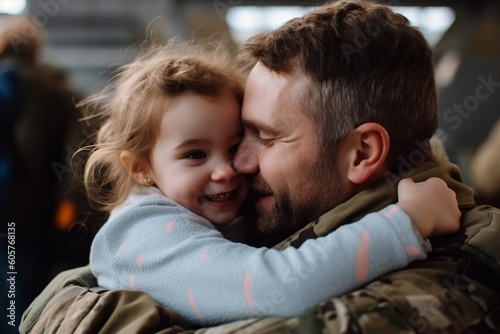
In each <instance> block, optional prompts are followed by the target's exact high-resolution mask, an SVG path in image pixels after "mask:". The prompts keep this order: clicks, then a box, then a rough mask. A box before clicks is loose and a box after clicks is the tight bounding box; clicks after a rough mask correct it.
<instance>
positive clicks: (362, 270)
mask: <svg viewBox="0 0 500 334" xmlns="http://www.w3.org/2000/svg"><path fill="white" fill-rule="evenodd" d="M369 251H370V234H368V232H363V234H362V235H361V239H360V241H359V248H358V255H357V257H356V281H357V282H358V283H364V282H366V281H367V280H368V256H369Z"/></svg>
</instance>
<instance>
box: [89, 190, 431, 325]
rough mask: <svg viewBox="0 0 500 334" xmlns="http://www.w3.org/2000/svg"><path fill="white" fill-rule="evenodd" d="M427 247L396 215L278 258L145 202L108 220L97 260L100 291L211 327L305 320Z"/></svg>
mask: <svg viewBox="0 0 500 334" xmlns="http://www.w3.org/2000/svg"><path fill="white" fill-rule="evenodd" d="M427 247H428V246H427V244H426V243H425V242H424V241H423V240H422V238H421V237H420V235H419V233H418V232H417V231H416V229H415V228H414V227H413V224H412V223H411V221H410V219H409V217H408V216H407V215H406V213H405V212H404V211H403V210H402V209H400V208H399V207H398V206H396V205H391V206H389V207H387V208H386V209H384V210H382V211H381V212H378V213H373V214H369V215H367V216H366V217H364V218H363V219H362V220H360V221H359V222H356V223H354V224H350V225H346V226H343V227H341V228H339V229H337V230H336V231H335V232H332V233H330V234H329V235H327V236H325V237H321V238H317V239H314V240H308V241H306V242H305V243H304V244H303V245H302V246H301V247H300V248H298V249H296V248H287V249H285V250H283V251H278V250H275V249H267V248H253V247H250V246H247V245H244V244H240V243H234V242H231V241H228V240H226V239H224V238H223V236H222V234H220V232H218V231H217V230H216V229H215V228H214V227H213V225H211V224H210V223H209V222H208V221H206V220H205V219H203V218H201V217H199V216H196V215H195V214H193V213H191V212H189V211H188V210H186V209H185V208H183V207H180V206H178V205H175V204H172V202H171V201H164V200H162V201H158V200H156V202H155V201H151V200H149V199H147V200H145V201H142V202H141V203H140V204H138V205H130V206H129V207H126V208H124V209H122V210H121V212H119V213H117V214H116V215H114V216H112V217H111V219H110V221H109V222H108V223H106V224H105V225H104V227H103V228H102V229H101V231H99V233H98V234H97V236H96V237H95V239H94V242H93V244H92V249H91V259H90V260H91V269H92V271H93V273H94V275H95V276H96V277H97V279H98V283H99V285H100V286H102V287H104V288H109V289H138V290H142V291H145V292H146V293H148V294H149V295H151V296H152V297H153V298H155V299H156V300H157V301H158V302H159V303H161V304H162V305H164V306H166V307H169V308H171V309H173V310H175V311H176V312H178V313H179V314H181V315H182V316H183V317H185V319H186V320H187V321H188V322H190V323H191V324H193V325H195V326H200V325H205V326H206V325H215V324H220V323H225V322H230V321H235V320H239V319H245V318H252V317H261V316H285V317H289V316H295V315H298V314H301V313H303V312H305V311H307V310H308V309H310V308H312V307H314V306H315V305H317V304H318V303H319V302H321V301H322V300H325V299H327V298H329V297H332V296H335V295H339V294H341V293H345V292H348V291H349V290H352V289H354V288H356V287H358V286H361V285H363V284H365V283H366V282H368V281H370V280H372V279H374V278H376V277H378V276H380V275H382V274H384V273H387V272H389V271H392V270H395V269H398V268H402V267H404V266H406V265H407V264H408V263H409V262H411V261H413V260H416V259H423V258H425V256H426V251H427V250H428V249H427ZM299 287H300V288H299Z"/></svg>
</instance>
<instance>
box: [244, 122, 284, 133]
mask: <svg viewBox="0 0 500 334" xmlns="http://www.w3.org/2000/svg"><path fill="white" fill-rule="evenodd" d="M243 126H244V127H245V128H250V129H255V130H259V131H262V132H265V133H267V134H270V135H279V134H280V131H279V129H275V128H272V127H270V126H269V125H267V124H264V123H262V122H259V121H250V120H243Z"/></svg>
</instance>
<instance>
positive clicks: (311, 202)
mask: <svg viewBox="0 0 500 334" xmlns="http://www.w3.org/2000/svg"><path fill="white" fill-rule="evenodd" d="M251 187H252V188H253V189H254V190H255V191H257V192H258V193H260V194H263V195H269V194H273V195H274V200H275V203H274V207H273V208H272V210H264V209H263V208H259V207H258V206H257V207H256V210H257V214H258V217H257V228H258V229H259V231H260V232H261V233H262V234H265V235H275V234H280V235H281V234H282V235H290V234H292V233H294V232H296V231H297V230H299V229H300V228H302V227H303V226H305V225H307V224H308V223H309V222H311V221H313V220H314V219H316V218H318V217H319V216H321V215H322V214H323V213H325V212H327V211H329V210H331V209H332V208H334V207H336V206H337V205H338V204H339V203H341V202H342V192H341V185H340V178H339V173H338V172H337V171H336V170H335V164H333V163H331V162H327V161H323V162H318V161H317V162H316V163H315V164H314V166H313V168H312V169H310V170H309V172H308V173H307V174H306V175H303V177H302V179H301V180H300V182H297V183H296V184H295V185H294V188H287V189H285V190H284V191H283V190H282V191H281V192H280V191H279V190H276V191H273V190H272V189H271V188H270V187H269V185H268V184H267V182H266V181H265V180H264V179H263V178H262V176H261V175H260V174H258V175H256V176H255V178H254V179H253V180H252V181H251ZM292 194H294V195H295V196H292Z"/></svg>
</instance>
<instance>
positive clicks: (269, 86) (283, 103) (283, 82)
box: [242, 63, 307, 126]
mask: <svg viewBox="0 0 500 334" xmlns="http://www.w3.org/2000/svg"><path fill="white" fill-rule="evenodd" d="M305 81H307V78H306V77H305V76H304V75H303V74H302V73H301V72H299V71H293V72H291V73H276V72H274V71H271V70H270V69H268V68H267V67H265V66H264V65H262V64H260V63H258V64H257V65H256V66H255V67H254V69H253V70H252V72H251V73H250V75H249V77H248V81H247V85H246V89H245V96H244V99H243V112H242V119H243V121H246V122H247V123H248V122H255V123H256V124H257V123H259V122H260V123H263V122H265V123H266V124H268V125H271V124H274V126H278V125H279V124H282V122H283V119H284V118H286V117H288V115H289V114H290V112H291V111H292V110H293V111H298V110H299V109H300V104H299V99H300V97H301V96H303V94H302V92H303V89H304V83H305Z"/></svg>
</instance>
